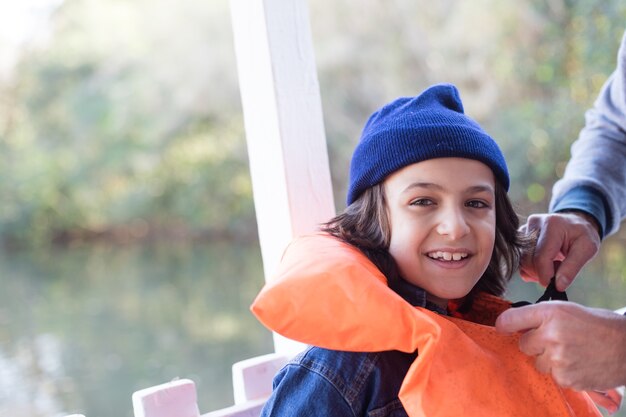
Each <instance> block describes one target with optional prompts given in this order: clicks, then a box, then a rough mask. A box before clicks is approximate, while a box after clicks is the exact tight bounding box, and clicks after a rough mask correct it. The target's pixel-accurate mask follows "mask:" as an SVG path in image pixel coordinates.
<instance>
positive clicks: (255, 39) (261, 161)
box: [230, 0, 335, 354]
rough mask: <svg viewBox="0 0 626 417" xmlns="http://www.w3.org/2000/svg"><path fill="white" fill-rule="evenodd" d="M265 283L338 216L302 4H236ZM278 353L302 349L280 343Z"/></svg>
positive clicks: (242, 0) (280, 0)
mask: <svg viewBox="0 0 626 417" xmlns="http://www.w3.org/2000/svg"><path fill="white" fill-rule="evenodd" d="M230 6H231V15H232V22H233V32H234V39H235V52H236V55H237V66H238V73H239V87H240V91H241V99H242V104H243V112H244V124H245V129H246V137H247V144H248V157H249V159H250V174H251V176H252V186H253V193H254V204H255V208H256V215H257V222H258V228H259V239H260V243H261V252H262V257H263V265H264V271H265V277H266V280H267V279H270V277H271V276H272V273H273V272H274V271H275V270H276V267H277V264H278V262H279V260H280V257H281V255H282V253H283V251H284V249H285V247H286V245H287V244H288V243H289V241H290V240H291V239H292V238H293V237H294V236H296V235H300V234H304V233H310V232H312V231H315V230H316V229H317V227H318V225H319V223H321V222H323V221H326V220H328V219H330V218H331V217H332V216H333V215H334V214H335V209H334V202H333V195H332V184H331V179H330V170H329V166H328V155H327V150H326V138H325V134H324V122H323V118H322V105H321V99H320V93H319V84H318V80H317V71H316V67H315V54H314V52H313V42H312V38H311V29H310V25H309V15H308V9H307V4H306V1H305V0H289V1H284V0H253V1H250V0H231V1H230ZM274 340H275V347H276V351H277V352H280V353H287V354H293V353H295V352H297V351H299V350H302V348H303V345H301V344H299V343H294V342H290V341H287V340H286V339H284V338H281V337H279V336H275V339H274Z"/></svg>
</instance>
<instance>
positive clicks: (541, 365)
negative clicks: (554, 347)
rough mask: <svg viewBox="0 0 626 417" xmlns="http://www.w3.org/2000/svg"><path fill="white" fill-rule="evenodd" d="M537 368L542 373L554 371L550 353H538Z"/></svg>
mask: <svg viewBox="0 0 626 417" xmlns="http://www.w3.org/2000/svg"><path fill="white" fill-rule="evenodd" d="M535 369H537V371H539V372H540V373H542V374H550V373H551V372H552V362H550V359H549V358H548V355H546V354H545V353H542V354H541V355H537V358H536V359H535Z"/></svg>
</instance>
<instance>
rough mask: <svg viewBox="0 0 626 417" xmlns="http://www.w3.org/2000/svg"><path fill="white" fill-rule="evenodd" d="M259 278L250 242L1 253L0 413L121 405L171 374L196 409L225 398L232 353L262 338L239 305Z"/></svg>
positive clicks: (255, 348) (259, 350)
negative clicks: (187, 381)
mask: <svg viewBox="0 0 626 417" xmlns="http://www.w3.org/2000/svg"><path fill="white" fill-rule="evenodd" d="M262 283H263V278H262V267H261V260H260V255H259V251H258V248H257V247H255V246H248V247H242V246H232V245H228V244H225V243H218V244H211V245H195V246H191V245H168V246H152V247H139V246H135V247H91V248H79V249H72V250H57V251H53V252H45V253H17V254H14V253H12V254H0V288H2V290H1V292H0V415H2V416H12V417H21V416H29V417H37V416H46V417H50V416H54V415H58V414H62V413H68V414H69V413H70V412H80V413H83V414H85V415H87V416H103V417H107V416H132V405H131V398H130V394H131V393H132V392H133V391H135V390H137V389H141V388H146V387H148V386H151V385H155V384H159V383H162V382H166V381H168V380H170V379H172V378H175V377H186V378H191V379H193V380H194V381H195V382H196V385H197V387H198V391H199V397H200V398H199V404H200V409H201V410H210V409H215V408H219V407H223V406H227V405H230V404H232V384H231V374H230V366H231V364H232V363H233V362H235V361H238V360H241V359H246V358H249V357H252V356H256V355H259V354H263V353H267V352H269V351H270V350H271V349H272V344H271V336H270V335H269V333H268V332H266V331H265V330H264V329H263V328H262V327H261V325H260V324H258V322H257V321H256V320H255V319H254V318H253V317H252V316H251V315H250V314H249V313H248V306H249V304H250V302H251V300H252V299H253V298H254V296H255V295H256V293H257V292H258V290H259V288H260V287H261V285H262Z"/></svg>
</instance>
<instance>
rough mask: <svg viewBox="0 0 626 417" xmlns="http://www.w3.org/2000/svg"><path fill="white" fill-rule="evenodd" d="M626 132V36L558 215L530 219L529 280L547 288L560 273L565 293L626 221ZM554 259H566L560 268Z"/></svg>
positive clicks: (577, 151)
mask: <svg viewBox="0 0 626 417" xmlns="http://www.w3.org/2000/svg"><path fill="white" fill-rule="evenodd" d="M625 129H626V32H625V34H624V37H623V38H622V44H621V46H620V49H619V52H618V55H617V65H616V68H615V71H614V72H613V73H612V74H611V76H610V77H609V78H608V80H607V81H606V83H605V84H604V86H603V87H602V90H601V92H600V94H599V96H598V98H597V99H596V101H595V103H594V106H593V107H592V108H591V109H589V110H588V111H587V112H586V114H585V127H584V128H583V129H582V130H581V132H580V135H579V137H578V139H577V140H576V141H575V142H574V144H573V145H572V157H571V159H570V161H569V162H568V164H567V167H566V169H565V173H564V176H563V178H562V179H561V180H559V181H557V182H556V183H555V185H554V188H553V190H552V200H551V202H550V212H551V213H555V214H552V215H539V217H537V216H531V217H530V218H529V221H528V222H527V224H526V226H525V227H526V229H527V230H528V231H535V232H537V233H538V243H537V248H536V250H535V252H534V254H531V255H529V256H527V257H526V258H525V259H524V261H523V271H522V274H523V276H524V277H525V278H529V279H538V280H539V281H540V282H542V283H544V284H547V282H548V281H549V279H550V278H551V277H552V276H554V275H556V277H557V287H558V288H559V289H560V290H563V289H565V288H566V287H567V286H568V285H569V284H570V283H571V282H572V281H573V280H574V278H575V276H576V275H577V274H578V272H579V271H580V269H581V268H582V267H583V266H584V265H585V264H586V263H587V262H588V261H589V260H590V259H591V258H593V256H594V255H595V254H596V253H597V250H598V248H599V238H600V239H601V238H603V237H605V236H608V235H610V234H612V233H615V232H616V231H617V230H618V228H619V224H620V222H621V220H622V219H624V217H626V169H624V165H625V164H626V130H625ZM562 213H569V215H564V214H562ZM573 213H575V215H576V216H578V217H579V218H578V219H576V218H574V217H573V216H572V214H573ZM596 230H597V233H596ZM592 232H593V233H592ZM598 234H599V238H598ZM555 260H562V261H563V262H562V263H561V264H560V267H559V266H558V264H557V265H556V267H555V265H554V263H553V261H555Z"/></svg>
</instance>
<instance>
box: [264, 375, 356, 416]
mask: <svg viewBox="0 0 626 417" xmlns="http://www.w3.org/2000/svg"><path fill="white" fill-rule="evenodd" d="M319 416H345V417H355V414H354V412H353V411H352V409H351V408H350V406H349V405H348V403H347V401H346V400H345V399H344V397H343V396H342V395H341V393H340V392H339V391H338V390H337V389H336V388H335V386H334V385H333V384H332V383H331V381H329V380H328V379H326V378H325V377H324V376H322V375H320V374H319V373H317V372H315V371H313V370H310V369H308V368H306V367H304V366H301V365H298V364H289V365H287V366H285V367H284V368H283V369H282V370H281V371H280V372H279V373H278V374H277V375H276V377H275V378H274V391H273V392H272V395H271V396H270V398H269V399H268V400H267V402H266V403H265V406H264V407H263V411H262V412H261V417H319Z"/></svg>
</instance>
